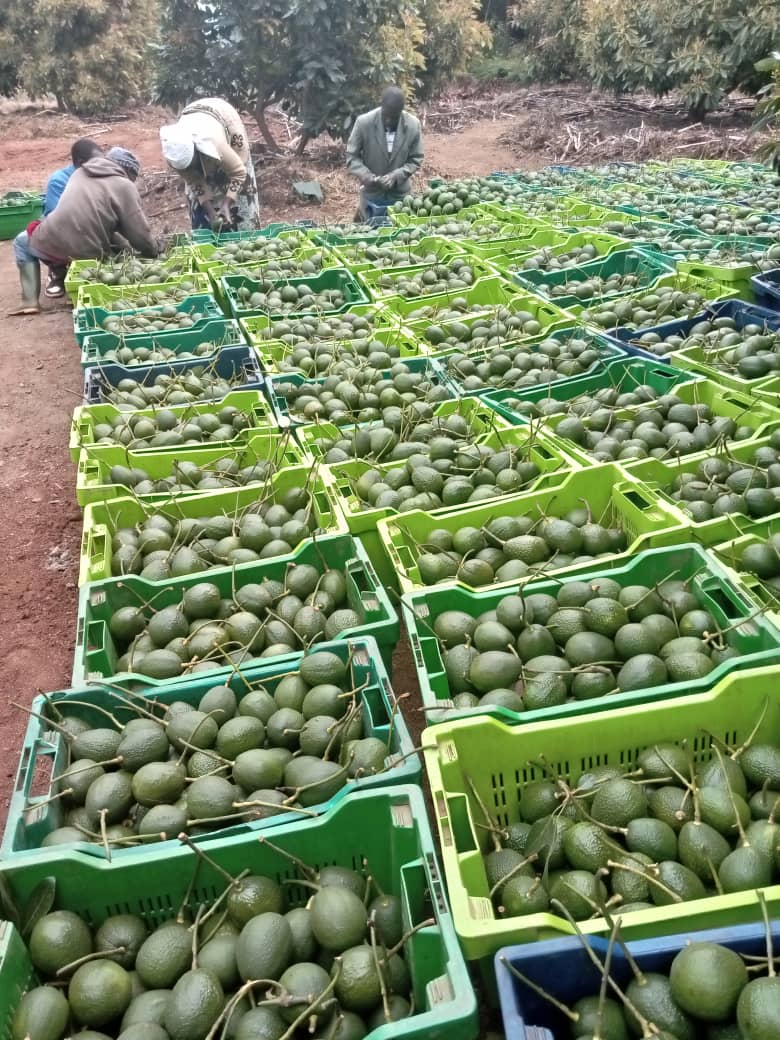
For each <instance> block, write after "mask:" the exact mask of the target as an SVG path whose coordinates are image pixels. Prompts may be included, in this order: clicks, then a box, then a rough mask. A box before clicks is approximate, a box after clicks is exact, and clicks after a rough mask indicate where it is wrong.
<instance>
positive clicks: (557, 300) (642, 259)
mask: <svg viewBox="0 0 780 1040" xmlns="http://www.w3.org/2000/svg"><path fill="white" fill-rule="evenodd" d="M671 266H672V265H671V264H668V263H667V262H666V261H665V260H664V259H662V258H661V257H660V256H655V257H654V256H652V255H651V254H649V253H642V252H640V251H639V250H637V249H620V250H616V251H615V252H612V253H610V254H609V256H607V257H605V258H602V259H599V260H594V261H592V262H591V263H588V264H582V265H581V266H580V267H578V268H574V269H572V268H569V269H567V270H563V271H518V272H516V273H515V280H516V281H517V282H518V283H519V284H520V285H522V286H524V287H526V288H528V289H530V290H531V291H532V292H537V293H538V294H539V295H540V296H542V297H544V298H545V299H548V298H549V300H550V302H551V303H554V304H555V305H556V306H557V307H562V308H563V309H564V310H567V311H570V312H571V313H572V314H581V313H582V311H583V310H584V308H585V307H586V306H588V307H595V306H598V304H599V303H606V302H612V301H613V300H621V299H623V298H624V297H626V296H633V295H635V294H636V293H637V291H638V288H639V287H637V286H632V287H631V288H630V289H624V290H622V291H620V292H612V293H603V294H601V295H595V296H593V297H591V298H590V299H588V300H583V299H581V298H580V297H579V296H577V294H576V292H570V293H568V294H565V295H562V296H553V295H552V292H551V291H552V289H553V287H554V286H569V285H570V284H573V285H576V284H577V283H579V282H583V281H585V280H586V279H589V278H608V277H609V276H610V275H612V274H620V275H629V274H631V275H636V277H637V278H638V279H639V280H640V285H641V286H644V287H645V290H650V289H651V288H652V286H653V285H654V284H655V283H656V282H657V280H658V279H659V278H661V276H662V275H665V274H667V273H668V272H669V271H670V270H671ZM575 272H576V277H574V274H575Z"/></svg>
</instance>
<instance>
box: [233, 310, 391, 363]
mask: <svg viewBox="0 0 780 1040" xmlns="http://www.w3.org/2000/svg"><path fill="white" fill-rule="evenodd" d="M349 313H350V314H352V315H354V316H355V317H358V318H365V319H366V323H367V324H366V330H365V333H366V335H371V336H374V335H377V334H378V333H380V332H390V331H395V332H397V331H398V329H399V321H398V318H397V317H396V316H395V315H394V314H392V313H391V312H390V311H389V310H387V308H386V307H383V306H381V305H380V304H377V303H364V304H359V305H357V306H355V307H350V308H349ZM299 318H302V319H303V320H305V321H307V322H312V323H313V322H314V321H316V318H317V315H303V316H301V315H291V316H289V317H282V316H279V317H276V318H270V317H269V316H268V315H267V314H258V315H255V316H254V317H251V318H242V319H241V320H240V321H239V326H240V327H241V330H242V331H243V333H244V336H245V338H246V340H247V342H248V343H250V344H251V345H252V346H253V347H254V348H255V350H257V352H258V353H259V354H261V356H262V352H263V350H264V348H265V345H266V344H267V343H272V344H276V343H280V342H281V343H283V344H284V345H285V346H290V348H291V349H292V345H294V343H295V336H294V335H292V334H289V333H288V332H287V330H288V329H289V328H290V326H291V325H292V326H294V325H295V322H296V321H298V319H299ZM283 330H284V331H283ZM282 337H284V339H282ZM326 340H327V341H328V342H333V340H332V338H330V337H324V338H323V342H325V341H326Z"/></svg>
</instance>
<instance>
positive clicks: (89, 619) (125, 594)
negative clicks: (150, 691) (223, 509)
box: [72, 535, 399, 686]
mask: <svg viewBox="0 0 780 1040" xmlns="http://www.w3.org/2000/svg"><path fill="white" fill-rule="evenodd" d="M300 564H307V565H311V566H313V567H315V568H316V569H317V570H318V571H319V572H320V573H322V572H323V571H324V570H326V569H328V568H330V569H338V570H340V571H341V572H343V573H344V574H345V575H346V585H347V602H348V605H349V608H350V609H351V610H352V611H354V612H355V613H356V614H357V615H358V617H359V618H360V624H359V625H358V626H357V627H354V628H352V627H350V628H346V629H344V630H343V631H342V632H340V633H339V636H338V638H339V639H346V638H348V637H350V636H372V637H373V638H374V639H376V641H377V643H378V644H379V648H380V650H381V652H382V655H383V658H384V660H385V662H386V664H387V666H388V668H391V667H392V665H391V659H392V653H393V649H394V648H395V644H396V643H397V641H398V634H399V628H398V617H397V615H396V613H395V611H394V610H393V608H392V606H391V605H390V600H389V598H388V596H387V593H386V591H385V589H384V588H383V587H382V586H381V585H380V584H379V582H378V580H377V577H376V574H375V573H374V570H373V568H372V566H371V564H370V562H369V560H368V557H367V556H366V553H365V550H364V549H363V547H362V545H361V544H360V542H359V541H356V540H355V539H354V538H352V537H350V536H349V535H325V536H323V537H322V538H318V539H317V540H316V542H315V541H309V542H306V543H304V544H303V545H302V546H301V547H300V548H299V549H298V550H297V551H296V552H294V553H291V554H290V555H289V556H277V557H276V558H275V559H272V560H268V561H265V560H263V561H260V562H259V563H251V564H240V565H239V566H238V567H235V568H230V567H225V568H222V569H220V570H213V571H210V572H208V574H205V575H204V574H189V575H186V576H185V577H183V578H172V579H171V580H170V581H168V582H167V583H166V584H165V585H164V586H163V587H162V588H160V587H159V586H158V585H156V584H155V583H154V582H148V581H144V580H143V579H142V578H137V577H135V576H128V577H126V578H112V579H110V580H109V581H98V582H93V583H91V584H90V585H85V586H83V587H82V588H81V590H80V591H79V607H78V620H77V633H76V648H75V654H74V660H73V679H72V685H73V686H82V685H84V683H85V682H93V681H100V680H107V679H109V678H111V677H112V676H116V675H120V674H121V676H122V679H123V681H125V682H130V681H132V682H141V683H143V684H144V685H148V686H154V685H157V684H158V683H159V684H162V685H166V684H167V685H169V684H170V683H171V679H161V680H154V679H149V678H148V677H145V676H143V675H140V674H137V673H133V672H121V673H120V671H119V670H118V669H119V666H118V663H117V662H118V660H119V658H120V656H121V655H120V653H119V652H118V648H117V645H116V643H115V641H114V637H113V636H112V634H111V632H110V631H109V627H108V622H109V619H110V617H111V615H112V614H113V613H114V612H115V611H116V610H118V609H119V608H120V607H124V606H133V607H139V608H140V609H141V610H142V612H143V615H144V617H145V618H147V619H148V618H149V617H150V616H151V614H152V613H153V612H154V611H157V610H160V609H161V608H162V607H165V606H171V605H175V604H178V603H181V601H182V597H183V595H184V592H185V591H186V589H188V588H191V587H192V586H193V585H198V584H200V583H201V582H204V581H205V582H208V583H210V584H214V585H216V586H217V587H218V588H219V590H220V592H221V594H222V597H223V598H224V599H232V598H233V597H234V595H235V593H236V591H237V590H239V589H242V588H244V586H246V585H250V584H257V583H261V582H263V581H264V580H266V579H268V580H273V581H280V582H284V579H285V575H286V574H287V571H288V570H289V568H290V567H291V566H296V565H300ZM301 649H302V647H301ZM297 652H298V651H297V650H296V649H291V650H290V652H289V653H287V654H283V655H281V656H280V657H278V658H277V659H278V660H280V661H281V660H290V659H291V658H293V657H294V656H295V654H296V653H297ZM248 660H249V658H243V659H242V662H241V663H244V661H248ZM214 663H217V662H216V661H215V662H214ZM232 670H233V666H232V665H227V664H226V665H224V666H223V665H219V667H217V668H215V669H213V670H210V671H209V673H208V674H209V675H210V676H211V677H212V678H213V679H214V684H215V685H216V684H217V683H219V682H221V681H222V680H223V678H224V677H226V676H228V675H230V673H231V671H232ZM185 676H186V673H184V672H183V673H182V674H181V675H177V676H175V677H172V678H173V681H175V682H179V681H181V679H182V678H184V677H185Z"/></svg>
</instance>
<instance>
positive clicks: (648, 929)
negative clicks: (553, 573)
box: [422, 668, 780, 972]
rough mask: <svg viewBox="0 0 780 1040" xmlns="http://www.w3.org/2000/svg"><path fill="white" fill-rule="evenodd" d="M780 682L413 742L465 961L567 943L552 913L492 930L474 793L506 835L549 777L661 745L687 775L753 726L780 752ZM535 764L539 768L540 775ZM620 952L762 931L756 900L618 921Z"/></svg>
mask: <svg viewBox="0 0 780 1040" xmlns="http://www.w3.org/2000/svg"><path fill="white" fill-rule="evenodd" d="M779 678H780V672H778V670H777V669H776V668H757V669H752V670H748V671H742V672H736V673H734V674H733V675H730V676H728V677H727V678H725V679H723V680H722V681H721V682H719V683H718V685H717V686H716V687H715V688H714V689H712V690H709V691H708V692H706V693H700V694H694V695H691V696H684V697H681V698H679V699H678V700H676V701H675V702H674V708H673V710H671V708H670V705H669V704H668V703H667V704H665V703H659V704H650V705H647V706H646V707H644V708H643V709H642V713H641V715H638V714H636V713H633V714H632V713H628V712H624V711H607V712H602V713H601V714H599V715H597V716H590V717H584V718H579V719H560V720H558V721H556V722H550V723H547V724H542V725H535V726H522V727H521V726H507V725H506V724H504V723H502V722H500V721H499V720H498V719H490V718H485V717H483V718H479V719H474V720H472V721H469V720H461V721H456V722H448V723H444V724H442V725H439V726H433V727H431V728H429V729H427V730H426V731H425V732H424V733H423V736H422V743H423V750H424V753H425V768H426V772H427V774H428V780H429V782H430V786H431V795H432V803H433V806H434V814H435V816H436V822H437V826H438V829H439V837H440V841H441V846H440V847H441V854H442V861H443V864H444V876H445V878H446V881H447V888H448V891H449V895H450V902H451V904H452V913H453V920H454V922H455V929H456V931H457V933H458V938H459V939H460V942H461V946H462V948H463V951H464V953H465V955H466V958H467V959H468V960H479V961H480V966H481V967H483V969H484V970H486V972H489V971H490V969H491V967H492V962H491V961H490V960H489V958H491V957H492V955H493V954H494V953H495V952H496V950H498V949H499V947H501V946H506V945H509V944H515V943H527V942H537V941H539V940H542V939H554V938H558V937H560V936H562V935H572V934H574V929H573V927H572V926H571V925H570V924H569V922H568V921H567V920H565V919H564V918H563V917H559V916H557V915H555V914H553V913H544V914H533V915H529V916H527V917H506V918H499V917H497V916H496V913H495V911H494V909H493V906H492V902H491V900H490V898H489V894H488V893H489V888H490V886H489V885H488V882H487V878H486V877H485V869H484V866H483V862H482V856H481V853H480V848H481V846H482V844H483V842H484V841H485V840H486V832H485V831H483V830H482V829H481V828H480V827H478V826H477V822H482V819H483V816H482V814H481V812H480V809H479V808H478V806H477V804H476V801H475V799H474V796H473V794H472V793H471V792H472V788H471V787H470V784H473V785H474V787H473V790H476V791H477V793H478V795H479V797H480V798H481V799H482V800H483V801H484V803H485V805H486V806H487V809H488V811H489V812H490V813H491V814H493V815H494V816H495V817H496V818H497V819H498V821H499V825H506V824H508V823H512V822H514V821H516V820H518V819H519V802H520V798H521V797H522V791H523V788H524V787H525V785H526V784H528V783H531V782H532V781H533V780H541V779H548V778H549V777H550V775H551V774H552V772H553V771H555V772H557V773H558V774H559V775H562V776H564V777H567V778H569V779H570V780H572V779H575V778H576V777H578V776H579V775H580V774H581V773H582V772H584V771H585V770H589V769H595V768H597V767H601V766H616V767H618V768H625V767H630V766H631V764H632V763H633V762H635V761H636V759H637V757H638V755H639V753H640V751H641V750H643V749H644V748H646V747H652V746H653V745H654V744H660V743H663V742H666V741H673V742H678V741H683V740H686V741H687V742H688V747H689V748H690V749H691V752H692V754H693V757H694V761H695V762H696V763H703V762H707V761H709V760H710V759H711V758H713V757H714V754H715V752H714V750H713V747H714V746H716V744H717V742H723V743H725V744H731V745H733V744H738V743H739V742H740V741H742V740H745V739H746V738H747V737H748V736H749V735H750V734H751V733H752V731H753V727H754V726H756V724H757V723H758V730H757V734H756V737H757V739H758V740H761V739H762V738H763V739H771V741H772V742H773V743H777V742H778V741H780V682H778V679H779ZM764 709H766V711H765V713H764ZM540 756H543V758H544V765H541V764H540ZM764 891H765V895H766V898H767V900H768V904H769V913H770V916H771V917H773V918H774V917H777V916H778V915H780V885H774V886H772V887H771V888H768V889H765V890H764ZM621 919H622V926H621V929H620V931H621V935H622V937H623V938H624V939H626V940H631V939H643V938H657V937H658V936H660V935H669V934H671V933H672V932H686V933H688V932H695V931H697V930H699V929H702V928H707V927H711V926H712V922H713V919H716V920H717V922H718V925H719V927H727V926H730V925H735V924H742V923H745V922H748V921H754V920H760V909H759V904H758V899H757V895H756V893H755V892H738V893H735V894H733V895H726V896H715V897H710V898H707V899H697V900H694V901H691V902H687V903H682V904H680V903H677V904H671V905H670V906H661V907H655V908H654V909H652V910H640V911H637V912H635V913H630V914H623V915H621ZM579 927H580V929H581V930H582V931H583V932H585V933H587V934H591V935H598V934H607V935H608V934H609V932H610V930H611V924H609V923H607V921H605V920H604V918H603V917H595V918H591V919H590V920H588V921H581V922H579Z"/></svg>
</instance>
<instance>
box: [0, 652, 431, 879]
mask: <svg viewBox="0 0 780 1040" xmlns="http://www.w3.org/2000/svg"><path fill="white" fill-rule="evenodd" d="M318 649H319V647H318ZM321 649H322V650H325V651H327V652H329V653H331V654H335V655H336V656H337V657H339V658H340V659H341V660H342V661H344V662H349V665H350V668H351V671H350V673H349V675H350V682H351V688H352V689H353V690H357V691H359V698H360V700H361V702H362V704H363V736H364V737H375V738H377V739H378V740H381V741H382V742H383V743H384V744H385V745H387V746H388V748H389V750H388V755H387V763H386V764H387V769H386V771H385V772H383V773H380V774H378V775H375V776H368V775H367V776H362V777H360V778H358V779H355V780H350V781H348V783H347V784H345V786H344V787H342V788H341V790H340V791H338V792H337V793H336V794H335V795H333V797H332V798H330V799H328V800H327V801H325V802H320V803H318V804H317V805H313V806H308V807H307V812H306V813H305V814H304V813H296V812H286V813H279V814H278V815H276V816H269V817H267V818H266V819H263V820H255V821H251V822H249V821H247V822H237V823H235V824H233V825H232V826H229V827H222V828H218V829H215V830H213V831H212V832H211V833H210V834H209V835H208V836H209V837H219V838H226V837H232V836H234V835H237V834H251V833H257V832H258V831H262V830H267V829H269V828H276V827H278V826H279V825H280V824H286V823H288V822H290V821H291V820H302V819H304V818H305V816H308V815H310V814H312V813H316V814H317V815H318V816H319V815H322V814H323V813H327V812H329V811H330V810H331V809H332V808H333V807H334V806H335V805H337V804H338V803H339V802H340V801H341V800H342V799H343V798H346V797H348V796H349V795H351V794H352V793H354V792H356V791H366V790H372V789H377V788H380V787H395V786H396V785H398V784H414V785H419V782H420V773H421V764H420V759H419V758H418V756H417V755H416V754H415V753H414V744H413V742H412V738H411V736H410V734H409V730H408V728H407V726H406V723H405V721H404V717H403V715H402V714H401V712H400V711H399V710H398V701H397V700H396V695H395V693H394V692H393V689H392V687H391V685H390V679H389V676H388V674H387V672H386V670H385V667H384V665H383V664H382V659H381V655H380V653H379V649H378V647H377V645H376V642H375V641H374V640H373V639H371V638H370V637H365V636H364V637H358V638H354V639H349V640H344V641H339V642H333V643H323V644H322V647H321ZM302 657H303V654H298V655H296V657H295V658H293V659H292V660H290V659H287V658H285V659H284V661H282V662H281V663H277V662H275V661H274V660H273V659H272V660H271V661H269V662H264V661H262V660H258V661H256V662H255V663H253V664H249V665H243V666H242V667H241V668H240V669H238V670H237V671H236V672H234V673H233V674H232V675H230V676H229V678H228V679H227V680H226V685H228V686H229V687H231V689H233V691H234V692H235V694H236V696H237V697H238V698H239V699H240V698H241V697H242V696H244V695H246V694H247V693H248V692H249V691H250V689H253V690H254V689H266V690H268V692H269V693H270V694H271V695H273V691H274V689H275V688H276V686H277V685H278V683H279V680H280V679H281V678H282V677H283V676H285V675H289V673H290V672H292V671H297V669H298V668H299V666H300V661H301V658H302ZM214 685H215V682H214V679H212V677H211V674H210V673H209V672H206V673H201V674H200V675H193V676H192V677H191V678H190V679H188V680H186V681H184V682H178V683H172V684H169V685H168V686H166V687H165V688H164V689H163V690H161V689H160V688H159V687H151V688H149V689H146V690H144V689H140V690H136V691H135V692H136V693H138V694H139V695H140V696H143V697H145V698H146V700H145V702H143V703H144V706H145V707H146V709H147V710H149V711H154V709H153V707H152V704H151V702H154V704H155V705H159V707H160V709H161V712H162V711H164V710H165V708H166V707H167V706H168V705H169V704H171V703H173V702H174V701H177V702H178V701H184V702H186V703H187V704H190V705H192V706H193V707H197V706H198V704H199V702H200V700H201V698H202V697H203V695H204V694H205V693H206V692H207V691H208V690H210V689H211V688H212V687H213V686H214ZM117 694H118V695H117ZM132 703H134V697H133V695H132V694H126V693H125V692H124V691H123V690H122V688H121V687H114V686H113V685H112V686H102V685H100V684H99V683H97V684H93V685H90V686H86V687H84V688H80V689H79V688H77V689H71V690H59V691H57V692H56V693H47V694H45V695H42V694H39V695H38V697H36V698H35V700H34V702H33V711H34V712H35V714H34V715H31V716H30V719H29V722H28V724H27V732H26V734H25V737H24V742H23V744H22V756H21V759H20V762H19V767H18V770H17V775H16V783H15V785H14V791H13V794H12V795H11V804H10V806H9V809H8V815H7V817H6V825H5V831H4V834H3V842H2V846H0V854H1V855H2V856H3V857H4V858H5V857H9V856H11V857H13V856H20V855H29V854H31V853H36V854H38V855H39V856H42V857H48V858H55V859H56V858H58V857H59V856H60V855H61V853H62V852H63V851H64V848H67V849H71V850H72V849H75V848H78V849H79V850H80V851H82V852H84V853H87V854H89V855H92V856H97V857H99V858H104V856H105V850H104V847H103V846H102V845H101V844H95V843H93V842H87V841H84V842H76V843H68V844H67V846H65V847H63V845H61V844H58V845H57V846H56V847H49V848H46V847H43V848H42V847H41V842H42V841H43V840H44V838H45V837H46V836H47V835H48V834H50V833H51V832H52V831H53V830H55V829H56V828H58V827H62V826H64V825H65V813H66V811H67V806H66V808H65V809H63V802H62V800H60V799H55V800H54V801H52V800H51V796H52V795H53V794H56V792H57V789H58V786H57V785H56V784H54V785H53V784H52V783H51V780H50V778H51V777H52V776H60V775H61V774H62V773H64V772H65V771H66V770H67V768H68V749H67V746H66V741H65V739H64V737H63V736H62V734H61V733H60V732H59V731H58V730H57V729H56V728H55V727H54V726H51V725H49V723H48V720H50V719H53V720H54V721H56V720H57V718H58V712H60V713H65V714H67V715H68V717H69V718H79V719H81V720H82V721H84V722H86V723H87V724H88V725H90V726H105V725H106V724H107V722H106V716H105V715H104V714H103V712H104V711H108V712H110V713H111V714H112V715H113V716H114V718H116V719H118V720H119V721H120V722H121V723H124V722H127V721H129V720H130V719H132V718H137V717H138V714H137V712H135V711H134V710H133V708H132ZM71 704H72V705H73V706H72V707H71ZM101 709H102V710H101ZM44 775H45V776H46V777H47V778H49V779H48V780H47V783H48V784H49V787H48V790H47V791H42V790H41V785H40V784H38V785H36V784H35V780H36V776H39V777H40V776H44ZM34 789H35V791H36V793H35V794H33V790H34ZM202 836H203V835H199V837H202ZM178 847H179V845H178V842H177V841H176V840H175V839H171V840H168V841H162V842H154V843H153V844H148V843H147V844H143V843H139V844H138V845H135V846H124V847H123V846H120V847H118V848H115V849H113V850H112V857H111V858H112V859H114V858H119V859H124V858H126V857H130V858H132V857H135V858H138V857H141V858H145V859H149V858H151V857H154V856H159V855H160V853H167V852H171V851H172V850H175V849H176V848H178Z"/></svg>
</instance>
